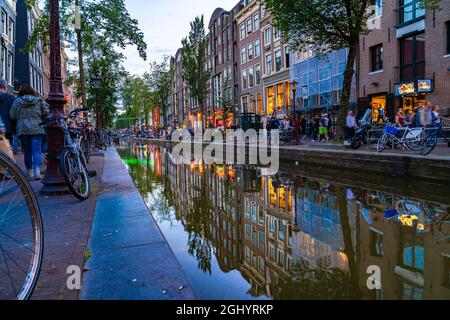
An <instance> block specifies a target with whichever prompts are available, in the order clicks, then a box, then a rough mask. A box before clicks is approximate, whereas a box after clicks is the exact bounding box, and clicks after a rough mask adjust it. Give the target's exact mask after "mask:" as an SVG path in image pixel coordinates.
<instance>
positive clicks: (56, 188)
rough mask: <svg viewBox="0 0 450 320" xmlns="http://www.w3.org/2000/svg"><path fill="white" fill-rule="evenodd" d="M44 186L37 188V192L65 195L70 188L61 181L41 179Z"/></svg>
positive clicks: (56, 195)
mask: <svg viewBox="0 0 450 320" xmlns="http://www.w3.org/2000/svg"><path fill="white" fill-rule="evenodd" d="M42 183H43V184H44V186H43V187H42V189H41V190H39V194H40V195H42V196H47V197H58V196H67V195H69V194H70V190H69V188H68V187H67V185H66V184H65V183H64V182H61V183H49V182H47V181H45V180H44V181H42Z"/></svg>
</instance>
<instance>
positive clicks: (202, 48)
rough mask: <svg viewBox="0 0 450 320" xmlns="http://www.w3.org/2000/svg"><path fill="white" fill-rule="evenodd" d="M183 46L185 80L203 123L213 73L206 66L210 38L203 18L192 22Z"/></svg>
mask: <svg viewBox="0 0 450 320" xmlns="http://www.w3.org/2000/svg"><path fill="white" fill-rule="evenodd" d="M182 45H183V49H182V52H183V54H182V55H183V78H184V80H185V81H186V83H187V86H188V89H189V92H190V94H191V97H192V98H193V99H194V100H195V101H197V103H198V106H199V107H200V110H201V113H202V116H203V123H205V119H206V110H205V106H206V96H207V83H208V80H209V78H210V75H211V72H210V70H208V69H207V67H206V64H205V59H206V52H207V47H208V38H207V36H206V33H205V23H204V18H203V16H201V17H196V18H195V20H194V21H193V22H191V31H190V33H189V36H188V37H187V38H184V39H183V40H182Z"/></svg>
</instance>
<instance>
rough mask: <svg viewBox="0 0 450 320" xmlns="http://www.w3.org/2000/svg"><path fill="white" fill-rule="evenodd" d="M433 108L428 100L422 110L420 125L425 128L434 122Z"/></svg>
mask: <svg viewBox="0 0 450 320" xmlns="http://www.w3.org/2000/svg"><path fill="white" fill-rule="evenodd" d="M432 108H433V106H432V104H431V103H430V102H427V103H426V104H425V105H424V107H423V108H422V109H421V110H420V125H421V127H423V128H428V127H431V126H432V124H433V111H432V110H431V109H432Z"/></svg>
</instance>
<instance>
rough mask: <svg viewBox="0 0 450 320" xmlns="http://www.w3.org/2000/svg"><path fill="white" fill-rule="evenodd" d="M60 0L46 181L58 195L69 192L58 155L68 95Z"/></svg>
mask: <svg viewBox="0 0 450 320" xmlns="http://www.w3.org/2000/svg"><path fill="white" fill-rule="evenodd" d="M59 18H60V17H59V0H50V37H49V38H50V92H49V94H48V98H47V102H48V104H49V107H50V115H49V119H50V121H49V126H48V131H47V132H48V156H47V170H46V172H45V178H44V180H43V181H42V183H43V184H44V187H43V188H42V190H41V192H42V193H44V194H50V195H56V194H65V193H67V191H68V190H67V187H66V186H65V183H64V178H63V177H62V176H61V173H60V172H59V161H58V155H59V152H60V150H61V149H62V148H63V146H64V133H63V131H62V130H61V128H60V127H59V126H58V121H59V120H62V119H64V106H65V104H66V98H65V97H64V91H63V80H62V76H61V69H62V65H61V27H60V24H59Z"/></svg>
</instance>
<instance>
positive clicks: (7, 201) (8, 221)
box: [0, 138, 44, 300]
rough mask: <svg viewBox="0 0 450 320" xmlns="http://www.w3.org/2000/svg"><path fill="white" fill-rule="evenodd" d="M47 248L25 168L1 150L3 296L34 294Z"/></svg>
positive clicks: (0, 297)
mask: <svg viewBox="0 0 450 320" xmlns="http://www.w3.org/2000/svg"><path fill="white" fill-rule="evenodd" d="M2 139H3V138H2ZM43 251H44V228H43V223H42V217H41V211H40V208H39V204H38V201H37V198H36V195H35V194H34V191H33V189H32V187H31V186H30V184H29V182H28V181H27V179H26V177H25V176H24V174H23V173H22V171H21V169H20V168H19V167H18V166H17V165H16V164H15V163H14V161H13V160H12V159H10V158H9V157H8V156H7V155H6V154H4V153H3V152H0V300H27V299H29V298H30V297H31V294H32V293H33V290H34V288H35V286H36V283H37V281H38V278H39V272H40V269H41V265H42V257H43Z"/></svg>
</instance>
